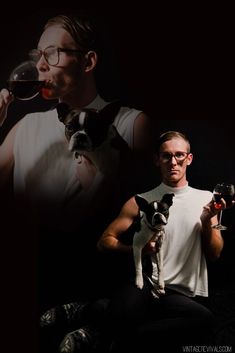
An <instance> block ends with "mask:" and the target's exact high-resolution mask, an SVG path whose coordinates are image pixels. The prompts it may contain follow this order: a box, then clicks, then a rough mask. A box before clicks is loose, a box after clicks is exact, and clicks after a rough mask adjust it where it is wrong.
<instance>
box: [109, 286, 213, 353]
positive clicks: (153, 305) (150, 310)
mask: <svg viewBox="0 0 235 353" xmlns="http://www.w3.org/2000/svg"><path fill="white" fill-rule="evenodd" d="M108 322H109V328H110V330H109V331H110V334H111V335H113V336H114V341H115V342H116V345H115V348H114V350H113V351H114V352H122V351H125V350H124V348H125V349H127V350H128V353H131V352H148V351H149V352H151V351H152V350H153V348H154V352H156V353H157V352H162V351H170V350H171V351H172V352H174V353H176V352H182V351H183V350H182V347H183V346H186V345H205V344H209V343H210V342H208V339H210V335H211V332H212V329H213V322H214V317H213V314H212V313H211V312H210V311H209V310H208V309H207V308H206V306H204V305H202V304H201V303H199V301H198V300H197V298H190V297H187V296H185V295H183V294H180V293H177V292H175V291H173V290H169V289H166V294H165V295H163V296H162V297H161V298H159V299H154V298H153V296H152V293H151V288H150V285H149V284H148V282H147V281H145V285H144V288H143V289H142V290H140V289H138V288H137V287H136V286H135V285H134V284H128V285H126V286H125V287H124V288H122V289H121V290H120V291H119V292H117V293H116V294H115V297H114V298H113V299H112V300H111V302H110V305H109V310H108ZM111 331H112V332H111ZM160 347H161V348H160Z"/></svg>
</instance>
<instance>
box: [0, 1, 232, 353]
mask: <svg viewBox="0 0 235 353" xmlns="http://www.w3.org/2000/svg"><path fill="white" fill-rule="evenodd" d="M44 5H45V4H44ZM66 5H67V6H64V7H63V8H61V7H60V8H59V7H58V6H56V7H55V8H56V10H55V8H54V9H53V10H52V9H49V8H47V9H42V8H39V7H38V8H37V6H34V5H33V4H31V6H30V7H28V8H27V7H26V6H25V8H24V7H23V6H21V7H20V8H15V9H11V11H10V9H9V11H8V12H6V13H2V14H1V15H0V17H1V18H0V34H1V55H0V68H1V74H0V87H5V86H6V81H7V78H8V76H9V74H10V71H11V70H12V68H13V67H14V66H16V65H18V64H19V63H20V62H21V61H24V60H26V59H27V52H28V50H30V49H31V48H34V47H36V46H37V40H38V38H39V36H40V34H41V31H42V26H43V25H44V24H45V22H46V20H47V19H48V18H49V17H52V16H54V15H57V14H60V13H65V12H74V13H76V12H77V13H78V14H79V12H80V10H81V11H84V9H85V10H87V9H89V11H90V13H91V14H92V15H93V16H94V17H95V18H96V20H97V21H98V22H99V24H100V27H101V31H102V33H103V34H104V37H105V42H104V43H105V45H104V51H103V53H102V55H101V60H100V68H99V70H98V71H97V82H98V87H99V89H100V91H101V93H102V95H103V96H104V97H105V98H108V99H113V98H120V99H121V100H122V101H123V102H124V103H125V104H127V105H130V106H134V107H136V108H139V109H143V110H144V111H145V112H147V113H148V115H149V116H150V117H151V119H153V121H154V124H155V130H156V131H155V132H156V135H159V134H160V133H162V132H164V131H166V130H180V131H182V132H184V133H186V134H187V135H188V137H189V139H190V141H191V143H192V152H193V154H194V161H193V164H192V166H190V169H189V177H188V179H189V180H190V184H191V185H192V186H194V187H198V188H202V189H209V190H212V189H213V186H214V185H215V184H216V183H217V182H219V181H224V180H225V181H231V182H233V183H235V171H234V170H235V168H234V165H235V148H234V147H235V141H234V130H233V126H232V125H233V124H232V120H231V119H232V118H233V116H234V113H233V111H234V109H233V107H232V102H233V101H234V98H233V96H232V94H234V89H232V87H234V84H233V85H232V83H233V82H234V81H233V82H232V72H233V71H234V69H233V70H232V65H231V55H230V54H231V49H230V47H231V43H232V42H231V41H230V39H231V34H230V33H231V31H230V26H231V25H230V21H229V18H227V16H228V14H229V11H230V10H229V9H226V11H225V12H223V11H222V9H220V8H219V7H218V8H215V7H213V8H209V9H206V8H205V6H200V5H197V6H196V5H195V6H194V5H191V7H190V8H189V6H188V7H187V6H182V7H179V4H178V5H177V6H176V5H175V7H172V6H173V5H170V4H169V5H168V6H167V5H166V7H165V8H163V7H160V6H159V5H156V4H155V7H153V5H152V7H151V6H149V5H148V3H146V2H145V3H144V4H143V5H142V6H137V5H135V6H133V5H131V7H130V8H129V9H127V8H126V6H125V5H126V4H121V3H120V2H119V3H118V4H115V2H114V3H112V4H110V5H109V6H104V7H102V6H101V4H100V3H99V4H98V5H97V6H92V5H91V4H89V7H88V6H87V8H86V7H82V6H80V7H79V6H77V7H75V6H71V7H70V6H69V4H66ZM214 6H215V5H214ZM68 10H69V11H68ZM42 103H43V104H42ZM48 107H49V104H48V102H43V101H42V100H41V98H40V97H38V98H36V99H35V100H34V101H32V102H20V101H15V102H14V103H13V104H12V106H11V108H10V109H9V120H8V121H7V123H6V124H5V125H4V127H3V128H2V130H1V136H0V137H1V139H3V138H4V136H5V134H6V133H7V131H8V129H9V128H10V127H11V126H12V125H13V124H14V123H15V122H16V121H17V120H18V119H19V118H21V117H22V116H23V115H24V114H25V113H27V112H28V111H34V110H42V109H43V110H44V109H47V108H48ZM192 207H193V205H192ZM9 219H10V222H12V223H14V222H20V217H19V219H17V220H15V219H12V220H11V218H10V215H9ZM223 222H224V223H225V224H227V225H228V227H229V229H228V230H227V231H226V232H224V240H225V247H224V250H223V253H222V256H221V258H220V259H219V260H218V262H217V263H216V264H213V265H211V266H210V286H211V288H212V290H215V289H217V288H219V289H221V288H222V289H223V288H224V289H226V290H228V291H230V290H231V289H233V288H234V276H235V270H234V268H235V261H234V255H233V252H234V248H235V209H231V210H227V211H226V212H224V216H223ZM15 228H16V229H17V225H16V227H11V226H9V231H7V232H6V231H4V233H3V234H2V237H1V238H2V242H3V244H4V245H3V248H2V249H3V250H2V255H3V256H2V257H1V260H2V264H1V267H2V270H3V277H2V278H3V285H2V288H4V290H3V294H4V298H3V302H2V303H3V307H4V309H5V311H6V315H5V316H4V319H3V321H4V323H5V331H6V332H4V335H5V336H6V337H7V340H6V341H5V342H6V345H7V347H8V348H9V347H11V348H10V349H8V350H7V351H8V352H10V351H14V352H16V351H17V350H16V349H17V348H19V347H20V346H22V345H24V351H25V352H30V353H33V352H34V351H35V347H34V345H35V343H34V342H35V337H34V336H35V330H34V325H35V317H36V309H35V306H36V278H35V273H36V272H35V267H36V265H35V257H34V255H35V253H36V243H35V240H34V239H31V238H30V232H27V233H26V234H22V232H20V233H19V234H18V233H17V231H15ZM11 229H14V234H13V233H12V232H11ZM19 229H22V228H21V227H19ZM5 311H4V312H5ZM8 337H9V339H8ZM14 337H15V339H14ZM8 345H10V346H8ZM13 346H14V347H15V349H13V348H12V347H13Z"/></svg>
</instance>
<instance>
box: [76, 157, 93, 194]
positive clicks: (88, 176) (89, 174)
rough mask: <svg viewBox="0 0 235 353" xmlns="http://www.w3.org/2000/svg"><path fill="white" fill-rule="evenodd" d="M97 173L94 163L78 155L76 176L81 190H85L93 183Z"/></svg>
mask: <svg viewBox="0 0 235 353" xmlns="http://www.w3.org/2000/svg"><path fill="white" fill-rule="evenodd" d="M96 173H97V169H96V167H95V165H94V164H93V163H92V162H91V161H90V160H89V159H88V158H86V157H85V156H79V157H78V164H77V177H78V179H79V181H80V183H81V186H82V188H83V190H87V189H89V188H90V187H91V185H92V184H93V181H94V179H95V176H96Z"/></svg>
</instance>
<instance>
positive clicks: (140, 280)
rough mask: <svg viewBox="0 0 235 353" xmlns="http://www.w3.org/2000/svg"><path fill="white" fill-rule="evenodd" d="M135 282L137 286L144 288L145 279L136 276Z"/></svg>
mask: <svg viewBox="0 0 235 353" xmlns="http://www.w3.org/2000/svg"><path fill="white" fill-rule="evenodd" d="M135 284H136V287H137V288H139V289H142V288H143V286H144V281H143V278H138V277H137V278H136V280H135Z"/></svg>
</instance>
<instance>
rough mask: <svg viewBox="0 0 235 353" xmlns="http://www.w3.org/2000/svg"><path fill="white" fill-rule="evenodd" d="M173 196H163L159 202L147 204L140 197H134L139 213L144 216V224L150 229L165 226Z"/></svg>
mask: <svg viewBox="0 0 235 353" xmlns="http://www.w3.org/2000/svg"><path fill="white" fill-rule="evenodd" d="M174 196H175V195H174V194H165V195H163V197H162V199H161V201H157V200H155V201H153V202H150V203H149V202H148V201H147V200H146V199H144V198H143V197H142V196H140V195H136V196H135V200H136V203H137V205H138V206H139V209H140V211H142V212H143V213H144V215H145V219H146V222H147V224H148V226H150V228H158V227H159V226H164V225H166V224H167V221H168V217H169V208H170V206H171V205H172V204H173V197H174Z"/></svg>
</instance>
